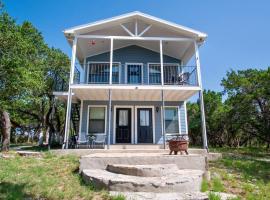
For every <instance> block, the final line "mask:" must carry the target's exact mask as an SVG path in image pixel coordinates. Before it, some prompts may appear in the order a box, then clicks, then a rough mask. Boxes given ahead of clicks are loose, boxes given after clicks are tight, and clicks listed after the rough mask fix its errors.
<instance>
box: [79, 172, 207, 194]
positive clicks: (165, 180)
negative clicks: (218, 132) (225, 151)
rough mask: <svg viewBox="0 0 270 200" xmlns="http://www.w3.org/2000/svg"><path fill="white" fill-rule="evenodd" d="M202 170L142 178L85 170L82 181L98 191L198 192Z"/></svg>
mask: <svg viewBox="0 0 270 200" xmlns="http://www.w3.org/2000/svg"><path fill="white" fill-rule="evenodd" d="M203 173H204V171H202V170H187V169H184V170H178V171H175V172H174V173H171V174H167V175H166V176H160V177H142V176H131V175H125V174H117V173H112V172H109V171H107V170H104V169H85V170H83V171H82V176H83V179H84V181H86V182H91V183H92V184H93V185H94V186H95V187H96V188H98V189H107V190H109V191H120V192H156V193H162V192H180V193H182V192H199V191H200V188H201V182H202V176H203Z"/></svg>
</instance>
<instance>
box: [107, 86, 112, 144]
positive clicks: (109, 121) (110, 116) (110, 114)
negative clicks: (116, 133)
mask: <svg viewBox="0 0 270 200" xmlns="http://www.w3.org/2000/svg"><path fill="white" fill-rule="evenodd" d="M108 112H109V117H108V118H109V119H108V131H107V149H110V142H111V121H112V120H111V118H112V90H111V89H109V110H108Z"/></svg>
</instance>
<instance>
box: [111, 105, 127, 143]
mask: <svg viewBox="0 0 270 200" xmlns="http://www.w3.org/2000/svg"><path fill="white" fill-rule="evenodd" d="M115 139H116V143H131V108H116V138H115Z"/></svg>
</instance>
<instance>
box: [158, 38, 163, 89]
mask: <svg viewBox="0 0 270 200" xmlns="http://www.w3.org/2000/svg"><path fill="white" fill-rule="evenodd" d="M159 51H160V74H161V85H164V74H163V72H164V71H163V47H162V40H160V41H159Z"/></svg>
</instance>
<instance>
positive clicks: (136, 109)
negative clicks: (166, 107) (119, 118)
mask: <svg viewBox="0 0 270 200" xmlns="http://www.w3.org/2000/svg"><path fill="white" fill-rule="evenodd" d="M138 108H151V109H152V126H153V128H152V129H153V130H152V134H153V144H155V141H156V138H155V135H156V125H155V106H135V122H134V126H135V144H138V133H137V131H138V130H137V128H138V120H137V117H138ZM142 144H143V143H142Z"/></svg>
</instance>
